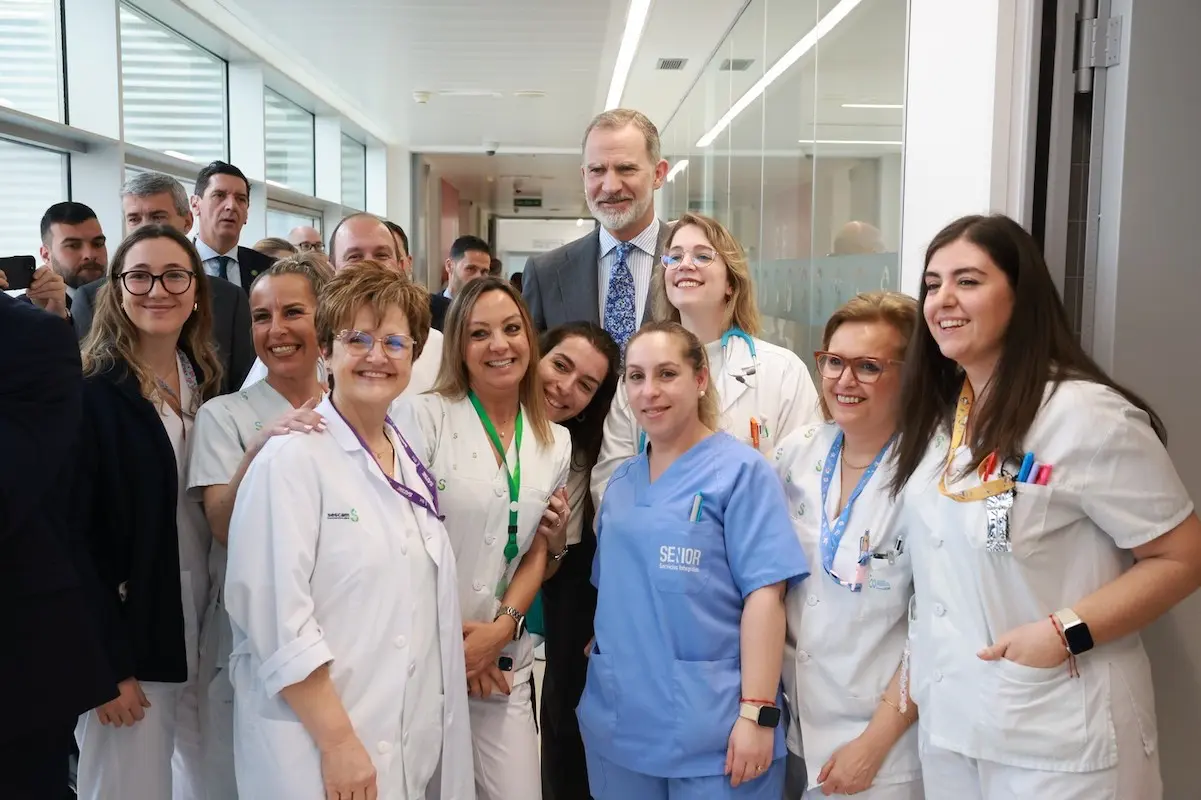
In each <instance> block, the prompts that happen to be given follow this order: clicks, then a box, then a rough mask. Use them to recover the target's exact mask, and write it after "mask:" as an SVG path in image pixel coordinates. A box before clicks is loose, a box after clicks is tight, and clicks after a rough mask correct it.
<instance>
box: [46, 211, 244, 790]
mask: <svg viewBox="0 0 1201 800" xmlns="http://www.w3.org/2000/svg"><path fill="white" fill-rule="evenodd" d="M210 280H212V279H211V278H209V277H208V276H207V275H205V274H204V270H203V269H201V264H200V258H199V256H197V255H196V250H195V248H193V247H192V244H191V242H189V241H188V240H187V239H186V238H184V236H183V234H182V233H180V232H179V231H177V230H175V229H174V228H169V227H166V226H162V225H149V226H146V227H143V228H139V229H138V230H136V231H134V232H132V233H131V234H129V236H127V237H126V238H125V241H123V242H122V243H121V246H120V247H118V248H117V252H116V253H115V254H114V256H113V260H112V262H111V263H110V264H109V269H108V283H107V285H105V286H104V287H103V288H102V289H101V290H100V292H99V294H98V295H97V303H96V309H95V318H94V319H93V322H92V328H91V331H90V333H89V334H88V336H87V338H85V339H84V342H83V374H84V391H83V412H84V413H83V425H82V426H81V430H80V445H79V447H80V452H79V457H78V460H79V465H78V475H79V477H80V479H81V481H82V483H81V484H80V485H79V486H76V487H75V488H74V490H73V491H72V492H71V493H70V494H69V496H70V497H72V498H73V499H74V500H75V501H76V503H75V511H76V513H77V514H78V518H77V519H76V524H77V525H78V526H79V530H81V531H82V537H83V540H84V541H86V542H87V544H88V550H89V553H90V555H91V557H92V559H93V561H94V562H95V566H96V573H97V575H98V576H99V579H100V582H101V584H102V588H103V590H104V596H103V597H101V598H97V603H96V608H95V611H96V614H97V616H98V617H99V619H100V624H101V630H102V634H101V635H102V636H103V638H104V642H105V645H106V649H107V654H108V660H109V666H110V667H111V668H112V670H113V673H114V674H115V675H116V676H117V677H118V679H119V680H120V683H119V686H118V688H119V689H120V692H121V694H120V696H119V697H118V698H117V699H116V700H112V701H110V702H108V703H105V704H104V705H102V706H100V707H99V708H97V709H96V710H95V711H93V712H89V713H87V714H84V715H83V716H81V717H80V718H79V724H78V725H77V726H76V729H75V738H76V741H77V742H78V744H79V753H80V754H79V778H78V793H79V797H81V798H86V800H110V799H111V798H117V797H119V798H122V800H161V798H167V797H171V796H172V792H173V791H174V793H175V794H174V796H176V797H189V796H192V794H193V793H194V792H198V791H201V790H202V789H203V782H202V780H201V775H200V769H201V762H202V752H201V729H200V716H199V714H200V697H201V695H202V691H201V687H200V686H199V647H200V620H201V618H202V617H203V616H204V609H205V606H206V604H207V602H208V552H209V531H208V525H207V524H206V523H205V520H204V514H203V513H202V512H201V510H200V506H199V505H197V504H196V503H194V502H192V501H191V500H189V499H188V497H187V493H186V491H185V487H186V486H187V464H188V441H189V438H190V437H189V433H190V431H191V428H192V421H193V419H194V418H195V415H196V409H198V408H199V407H200V404H201V403H202V402H203V401H204V399H205V398H208V397H212V396H214V395H215V394H216V393H217V391H218V387H219V386H220V385H221V362H220V360H219V359H218V358H217V355H216V353H215V352H214V351H213V348H212V345H211V344H210V341H211V340H210V330H211V326H212V305H211V303H210V283H209V281H210Z"/></svg>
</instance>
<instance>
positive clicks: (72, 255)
mask: <svg viewBox="0 0 1201 800" xmlns="http://www.w3.org/2000/svg"><path fill="white" fill-rule="evenodd" d="M41 237H42V246H41V248H40V253H39V255H40V256H41V259H42V265H41V266H40V267H38V266H36V262H35V261H34V259H33V258H32V257H30V256H16V257H14V258H8V259H3V260H2V261H0V289H5V290H10V291H11V290H14V289H25V290H26V291H25V296H26V297H28V298H29V300H30V301H31V302H32V303H33V304H34V305H36V306H39V307H41V308H43V309H45V310H46V311H49V312H50V313H52V314H55V315H57V316H59V317H62V318H63V319H69V318H70V308H71V301H72V300H73V299H74V296H75V292H76V290H78V289H79V288H80V287H81V286H83V285H84V284H87V283H91V282H92V281H94V280H97V279H98V278H101V277H103V276H104V271H105V270H106V269H107V268H108V245H107V241H106V239H105V236H104V231H103V230H102V229H101V227H100V220H98V219H97V218H96V212H94V211H93V210H92V209H91V208H89V207H88V206H86V205H84V204H83V203H73V202H70V201H68V202H63V203H55V204H54V205H52V206H50V208H48V209H46V213H45V214H43V215H42V222H41Z"/></svg>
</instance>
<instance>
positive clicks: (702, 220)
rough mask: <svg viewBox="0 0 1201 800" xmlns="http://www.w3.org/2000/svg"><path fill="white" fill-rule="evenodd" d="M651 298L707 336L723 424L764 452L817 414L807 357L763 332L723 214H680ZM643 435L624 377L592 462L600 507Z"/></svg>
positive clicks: (663, 313) (661, 315)
mask: <svg viewBox="0 0 1201 800" xmlns="http://www.w3.org/2000/svg"><path fill="white" fill-rule="evenodd" d="M650 302H651V303H652V304H653V306H652V307H653V313H654V318H655V319H658V320H662V319H668V320H673V321H676V322H679V323H681V324H682V325H683V326H684V328H686V329H687V330H689V331H690V332H692V333H693V334H694V335H696V337H697V338H698V339H700V340H701V342H702V343H704V345H705V351H706V354H707V356H708V359H709V364H710V365H711V369H712V373H711V376H710V380H711V382H712V383H713V385H714V388H715V389H716V390H717V396H718V397H719V398H720V402H721V405H720V407H719V409H718V412H719V422H718V426H719V429H720V430H722V431H725V432H726V433H729V434H730V435H731V436H734V437H735V438H736V439H738V440H739V441H741V442H744V443H746V444H749V445H751V447H753V448H755V449H756V450H758V451H759V452H761V453H763V454H765V455H766V454H768V453H771V451H772V450H773V449H774V447H775V443H776V442H778V441H780V440H781V439H783V438H784V437H785V436H786V435H787V434H788V433H789V432H791V431H792V430H793V429H795V428H797V427H799V426H801V425H806V424H809V423H811V422H814V421H816V420H817V419H818V416H817V392H816V390H815V389H814V388H813V379H812V378H810V377H809V372H808V370H807V369H806V368H805V365H804V363H803V362H802V361H801V359H800V358H798V357H797V356H796V354H795V353H792V352H789V351H788V350H785V349H784V348H782V347H778V346H776V345H774V344H770V343H768V342H765V341H763V340H762V339H760V338H758V333H759V330H760V324H759V309H758V307H757V306H756V304H755V289H754V285H753V283H752V281H751V274H750V266H749V265H748V263H747V259H746V255H745V253H743V250H742V247H741V246H740V245H739V244H738V241H737V240H736V239H735V238H734V237H733V236H732V235H730V232H729V231H728V230H726V228H725V227H724V226H723V225H722V224H721V223H720V222H718V221H717V220H715V219H711V218H709V217H704V216H701V215H699V214H685V215H684V216H682V217H680V219H679V220H678V221H677V222H676V224H675V225H674V226H673V227H672V230H671V234H670V235H669V236H668V238H667V241H666V242H665V243H664V253H663V257H662V263H661V264H660V265H658V266H656V267H655V272H654V275H653V277H652V279H651V300H650ZM644 439H645V437H644V435H643V431H642V430H641V428H640V427H639V425H638V422H637V419H636V415H635V414H634V412H633V410H632V409H631V408H630V403H629V399H628V398H627V397H626V394H625V384H624V383H623V384H621V386H619V387H618V391H617V395H616V396H615V397H614V399H613V406H612V408H611V409H610V411H609V417H608V419H606V420H605V434H604V445H603V447H602V448H601V454H600V459H599V460H598V461H597V464H596V467H595V468H594V469H593V470H592V496H593V500H594V501H595V502H596V505H597V507H599V506H600V502H601V498H602V497H603V495H604V492H605V486H606V484H607V483H608V482H609V477H610V476H611V475H612V474H613V471H614V470H615V469H617V466H618V465H619V464H621V463H622V462H623V461H625V460H626V459H627V458H629V457H630V456H632V455H634V454H636V453H637V452H639V450H641V449H642V445H643V443H644Z"/></svg>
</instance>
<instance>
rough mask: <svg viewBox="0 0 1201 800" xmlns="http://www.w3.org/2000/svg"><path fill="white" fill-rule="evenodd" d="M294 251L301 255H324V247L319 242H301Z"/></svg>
mask: <svg viewBox="0 0 1201 800" xmlns="http://www.w3.org/2000/svg"><path fill="white" fill-rule="evenodd" d="M296 249H297V250H299V251H300V252H302V253H324V252H325V245H324V244H322V243H321V242H301V243H300V244H298V245H296Z"/></svg>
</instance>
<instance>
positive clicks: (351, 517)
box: [325, 508, 359, 522]
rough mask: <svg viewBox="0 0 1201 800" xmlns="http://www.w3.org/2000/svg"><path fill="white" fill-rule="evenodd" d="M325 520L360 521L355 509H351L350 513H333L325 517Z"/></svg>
mask: <svg viewBox="0 0 1201 800" xmlns="http://www.w3.org/2000/svg"><path fill="white" fill-rule="evenodd" d="M325 518H326V519H331V520H340V521H343V522H358V521H359V512H358V511H357V510H356V509H353V508H352V509H350V511H349V512H346V511H331V512H329V513H328V514H326V515H325Z"/></svg>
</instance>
